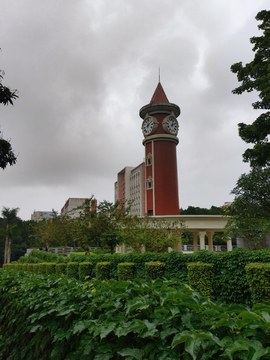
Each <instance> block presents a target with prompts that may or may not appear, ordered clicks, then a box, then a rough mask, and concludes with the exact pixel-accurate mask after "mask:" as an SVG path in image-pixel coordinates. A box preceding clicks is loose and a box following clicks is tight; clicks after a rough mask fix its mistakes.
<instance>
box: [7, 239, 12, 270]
mask: <svg viewBox="0 0 270 360" xmlns="http://www.w3.org/2000/svg"><path fill="white" fill-rule="evenodd" d="M7 253H8V256H7V264H9V263H10V258H11V239H8V251H7Z"/></svg>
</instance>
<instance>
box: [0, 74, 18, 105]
mask: <svg viewBox="0 0 270 360" xmlns="http://www.w3.org/2000/svg"><path fill="white" fill-rule="evenodd" d="M4 75H5V72H4V71H3V70H0V104H4V105H8V104H11V105H13V100H15V99H17V97H18V95H17V90H10V88H9V87H8V86H4V85H3V84H2V79H3V77H4Z"/></svg>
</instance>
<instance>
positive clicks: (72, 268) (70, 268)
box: [67, 261, 79, 279]
mask: <svg viewBox="0 0 270 360" xmlns="http://www.w3.org/2000/svg"><path fill="white" fill-rule="evenodd" d="M67 276H68V277H70V278H72V279H78V278H79V263H78V262H75V261H74V262H70V263H68V264H67Z"/></svg>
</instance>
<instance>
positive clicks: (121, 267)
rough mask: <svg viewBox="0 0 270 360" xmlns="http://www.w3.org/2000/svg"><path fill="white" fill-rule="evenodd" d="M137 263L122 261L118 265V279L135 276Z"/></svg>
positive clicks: (129, 278) (128, 278)
mask: <svg viewBox="0 0 270 360" xmlns="http://www.w3.org/2000/svg"><path fill="white" fill-rule="evenodd" d="M134 271H135V264H134V263H120V264H118V265H117V273H118V280H119V281H121V280H132V279H133V278H134Z"/></svg>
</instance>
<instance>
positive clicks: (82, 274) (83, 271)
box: [79, 262, 93, 281]
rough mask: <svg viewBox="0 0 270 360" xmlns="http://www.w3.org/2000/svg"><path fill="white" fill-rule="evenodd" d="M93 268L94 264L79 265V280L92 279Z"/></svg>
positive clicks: (84, 263)
mask: <svg viewBox="0 0 270 360" xmlns="http://www.w3.org/2000/svg"><path fill="white" fill-rule="evenodd" d="M92 268H93V264H92V263H90V262H83V263H80V265H79V279H80V280H82V281H83V280H85V278H86V276H88V277H89V278H90V277H91V271H92Z"/></svg>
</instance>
